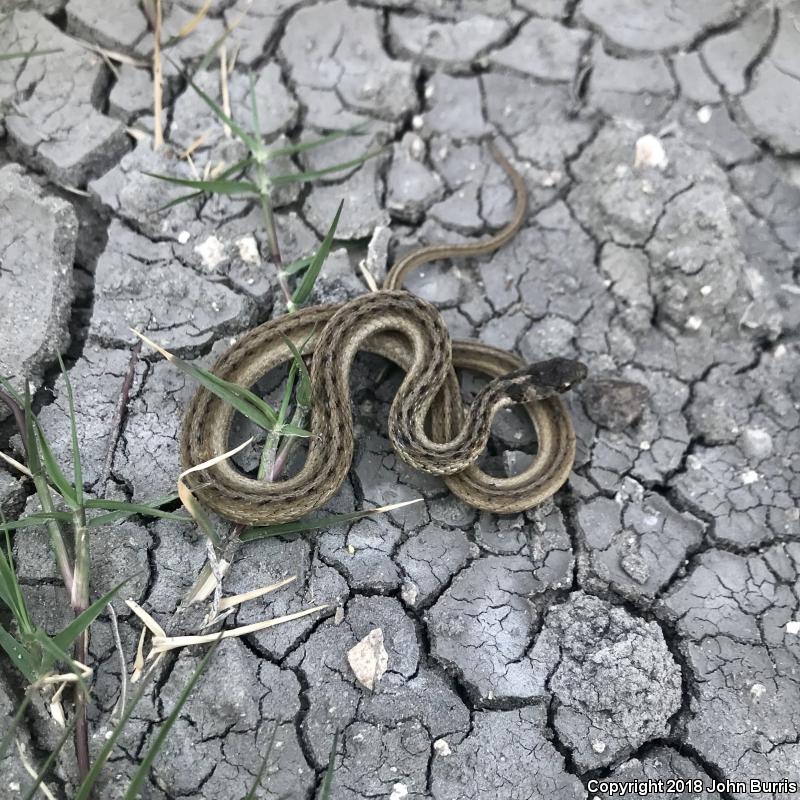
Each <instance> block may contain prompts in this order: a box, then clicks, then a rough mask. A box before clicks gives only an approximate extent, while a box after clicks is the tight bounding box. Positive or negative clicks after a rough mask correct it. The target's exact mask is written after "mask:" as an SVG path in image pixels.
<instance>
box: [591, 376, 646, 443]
mask: <svg viewBox="0 0 800 800" xmlns="http://www.w3.org/2000/svg"><path fill="white" fill-rule="evenodd" d="M582 395H583V405H584V408H585V409H586V413H587V415H588V416H589V418H590V419H591V420H592V421H593V422H595V423H597V424H598V425H600V427H602V428H607V429H608V430H610V431H621V430H625V428H629V427H630V426H632V425H635V424H636V422H638V421H639V419H640V418H641V416H642V414H643V413H644V410H645V408H647V402H648V400H649V398H650V391H649V390H648V389H647V387H646V386H642V385H641V384H639V383H633V382H631V381H623V380H618V379H616V378H594V379H592V380H589V381H586V382H585V383H584V384H583V392H582Z"/></svg>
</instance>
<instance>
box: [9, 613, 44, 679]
mask: <svg viewBox="0 0 800 800" xmlns="http://www.w3.org/2000/svg"><path fill="white" fill-rule="evenodd" d="M0 647H2V648H3V650H5V652H6V655H7V656H8V657H9V658H10V659H11V663H12V664H13V665H14V667H15V668H16V669H18V670H19V671H20V672H21V673H22V674H23V675H24V676H25V680H26V681H28V683H35V682H36V680H37V679H38V678H39V665H38V664H37V663H36V661H35V660H34V659H33V657H32V656H31V654H30V653H29V652H28V651H27V650H26V649H25V648H24V647H23V646H22V645H21V644H20V643H19V642H18V641H17V640H16V639H15V638H14V637H13V636H12V635H11V634H10V633H9V632H8V631H7V630H6V629H5V628H4V627H3V626H2V625H0Z"/></svg>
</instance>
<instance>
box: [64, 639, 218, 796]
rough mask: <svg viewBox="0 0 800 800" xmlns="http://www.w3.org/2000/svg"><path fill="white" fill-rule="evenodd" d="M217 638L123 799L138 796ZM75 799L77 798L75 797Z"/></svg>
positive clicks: (187, 685) (216, 643)
mask: <svg viewBox="0 0 800 800" xmlns="http://www.w3.org/2000/svg"><path fill="white" fill-rule="evenodd" d="M219 641H220V640H219V639H217V641H216V642H214V644H213V645H211V647H210V648H209V651H208V652H207V653H206V654H205V656H204V657H203V660H202V661H201V662H200V664H199V666H198V667H197V669H196V670H195V671H194V673H193V674H192V677H191V678H190V679H189V681H188V682H187V684H186V686H185V687H184V688H183V691H182V692H181V694H180V696H179V697H178V702H177V703H175V707H174V708H173V709H172V711H170V714H169V716H168V717H167V718H166V720H164V722H163V723H161V726H160V727H159V729H158V734H157V735H156V738H155V741H154V742H153V744H152V745H151V746H150V749H149V750H148V751H147V753H146V755H145V757H144V758H143V759H142V763H141V764H140V765H139V769H137V770H136V773H135V774H134V776H133V778H132V780H131V782H130V785H129V786H128V791H127V792H125V797H124V798H123V800H134V798H136V797H137V796H138V793H139V789H140V788H141V786H142V783H144V780H145V778H147V776H148V775H149V774H150V770H151V769H152V767H153V762H154V761H155V759H156V756H157V755H158V753H159V752H160V751H161V748H162V747H163V746H164V742H166V740H167V736H168V735H169V732H170V731H171V730H172V726H173V725H174V724H175V721H176V720H177V719H178V715H179V714H180V713H181V710H182V709H183V707H184V705H185V704H186V701H187V700H188V699H189V695H190V694H191V693H192V689H194V687H195V684H196V683H197V681H198V680H200V676H201V675H202V674H203V673H204V672H205V671H206V667H207V666H208V662H209V661H210V660H211V656H212V655H213V654H214V652H215V651H216V649H217V646H218V644H219ZM76 800H77V798H76Z"/></svg>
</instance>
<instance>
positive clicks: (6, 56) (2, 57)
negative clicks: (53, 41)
mask: <svg viewBox="0 0 800 800" xmlns="http://www.w3.org/2000/svg"><path fill="white" fill-rule="evenodd" d="M60 52H61V48H60V47H54V48H52V49H50V50H25V51H20V52H16V53H0V61H10V60H11V59H12V58H31V57H32V56H49V55H50V54H51V53H60Z"/></svg>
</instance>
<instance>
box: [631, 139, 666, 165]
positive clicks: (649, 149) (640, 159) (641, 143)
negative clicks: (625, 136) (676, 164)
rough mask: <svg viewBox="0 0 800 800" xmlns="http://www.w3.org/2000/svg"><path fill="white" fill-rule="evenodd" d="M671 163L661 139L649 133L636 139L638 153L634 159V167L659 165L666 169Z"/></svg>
mask: <svg viewBox="0 0 800 800" xmlns="http://www.w3.org/2000/svg"><path fill="white" fill-rule="evenodd" d="M668 163H669V159H668V158H667V154H666V152H665V150H664V145H663V144H661V140H660V139H657V138H656V137H655V136H653V135H652V134H650V133H648V134H646V135H645V136H641V137H640V138H638V139H637V140H636V155H635V156H634V159H633V166H634V167H637V168H638V167H657V168H658V169H664V168H665V167H666V166H667V164H668Z"/></svg>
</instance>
